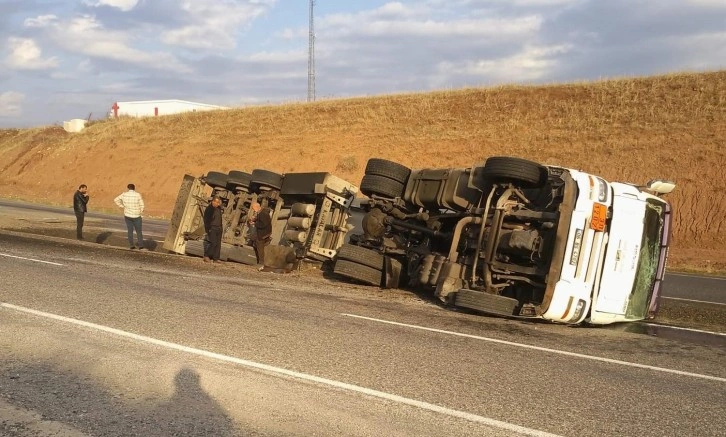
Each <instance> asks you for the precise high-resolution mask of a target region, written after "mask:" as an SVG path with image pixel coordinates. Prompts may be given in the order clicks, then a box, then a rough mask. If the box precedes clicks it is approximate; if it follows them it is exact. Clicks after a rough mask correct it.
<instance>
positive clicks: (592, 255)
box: [334, 157, 675, 324]
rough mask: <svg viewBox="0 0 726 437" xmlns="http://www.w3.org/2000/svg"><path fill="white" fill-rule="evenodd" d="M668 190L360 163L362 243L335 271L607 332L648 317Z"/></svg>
mask: <svg viewBox="0 0 726 437" xmlns="http://www.w3.org/2000/svg"><path fill="white" fill-rule="evenodd" d="M674 187H675V184H673V183H672V182H669V181H664V180H654V181H651V182H649V183H647V184H645V185H643V186H636V185H632V184H626V183H618V182H608V181H606V180H604V179H603V178H601V177H598V176H595V175H592V174H588V173H585V172H583V171H579V170H573V169H568V168H564V167H558V166H552V165H541V164H538V163H535V162H532V161H528V160H525V159H520V158H513V157H491V158H489V159H487V160H486V162H484V163H483V164H482V165H478V166H474V167H472V168H445V169H420V170H410V169H409V168H407V167H405V166H403V165H401V164H398V163H395V162H391V161H387V160H384V159H378V158H373V159H371V160H369V161H368V163H367V166H366V169H365V176H364V177H363V179H362V181H361V185H360V189H361V192H362V193H363V194H365V195H367V196H368V197H369V200H368V202H367V203H364V208H365V211H366V214H365V216H364V218H363V222H362V230H363V232H362V233H358V234H355V235H352V236H351V237H350V243H349V244H346V245H344V246H342V247H341V248H340V249H339V250H338V253H337V256H336V261H335V266H334V272H336V273H337V274H339V275H342V276H345V277H347V278H350V279H354V280H357V281H360V282H362V283H366V284H370V285H376V286H382V287H399V286H410V287H414V288H417V289H424V290H430V291H431V292H433V293H434V294H435V295H436V296H438V298H439V299H441V300H442V301H443V302H445V303H447V304H450V305H453V306H457V307H464V308H469V309H473V310H477V311H480V312H484V313H489V314H496V315H502V316H510V317H525V318H541V319H546V320H550V321H554V322H561V323H568V324H578V323H583V322H585V323H590V324H608V323H613V322H624V321H635V320H641V319H647V318H652V317H654V316H655V314H656V312H657V310H658V302H659V294H660V288H661V282H662V280H663V274H664V271H665V266H666V258H667V253H668V244H669V242H670V229H671V225H670V224H671V206H670V205H669V203H668V202H667V201H665V200H663V199H662V198H660V197H659V196H660V195H662V194H666V193H669V192H670V191H672V190H673V189H674Z"/></svg>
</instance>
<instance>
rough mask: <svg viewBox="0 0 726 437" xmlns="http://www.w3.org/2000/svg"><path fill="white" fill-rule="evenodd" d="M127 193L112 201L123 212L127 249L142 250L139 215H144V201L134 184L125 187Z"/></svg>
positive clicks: (142, 237)
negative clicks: (126, 231) (135, 243)
mask: <svg viewBox="0 0 726 437" xmlns="http://www.w3.org/2000/svg"><path fill="white" fill-rule="evenodd" d="M126 188H128V191H126V192H125V193H121V194H120V195H119V196H118V197H116V198H115V199H113V201H114V202H115V203H116V205H118V206H119V207H120V208H123V210H124V220H125V221H126V229H127V230H128V233H129V248H130V249H136V248H137V247H138V248H139V249H143V248H144V236H143V234H142V233H141V215H142V214H143V213H144V199H142V198H141V194H139V193H137V192H136V186H135V185H134V184H128V185H127V186H126ZM134 229H136V239H137V245H136V246H134Z"/></svg>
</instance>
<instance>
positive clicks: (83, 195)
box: [73, 184, 90, 240]
mask: <svg viewBox="0 0 726 437" xmlns="http://www.w3.org/2000/svg"><path fill="white" fill-rule="evenodd" d="M89 198H90V197H89V195H88V187H87V186H86V184H81V185H80V186H79V187H78V190H76V194H74V195H73V212H75V213H76V239H78V240H83V221H84V219H85V217H86V212H88V207H87V206H86V205H87V204H88V199H89Z"/></svg>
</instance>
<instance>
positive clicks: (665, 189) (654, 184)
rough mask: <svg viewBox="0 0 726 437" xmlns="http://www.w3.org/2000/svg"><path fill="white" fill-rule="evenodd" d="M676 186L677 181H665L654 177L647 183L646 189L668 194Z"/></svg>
mask: <svg viewBox="0 0 726 437" xmlns="http://www.w3.org/2000/svg"><path fill="white" fill-rule="evenodd" d="M674 188H676V183H675V182H673V181H665V180H662V179H653V180H650V181H648V183H647V184H645V189H646V190H648V191H652V192H654V193H657V194H668V193H670V192H671V191H673V189H674Z"/></svg>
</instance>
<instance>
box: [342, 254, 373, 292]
mask: <svg viewBox="0 0 726 437" xmlns="http://www.w3.org/2000/svg"><path fill="white" fill-rule="evenodd" d="M333 272H334V273H337V274H339V275H341V276H345V277H347V278H350V279H355V280H357V281H360V282H362V283H364V284H369V285H375V286H376V287H380V286H381V281H382V280H383V273H382V272H381V271H380V270H376V269H374V268H372V267H368V266H364V265H363V264H358V263H356V262H353V261H348V260H347V259H339V260H337V261H336V262H335V267H333Z"/></svg>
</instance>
